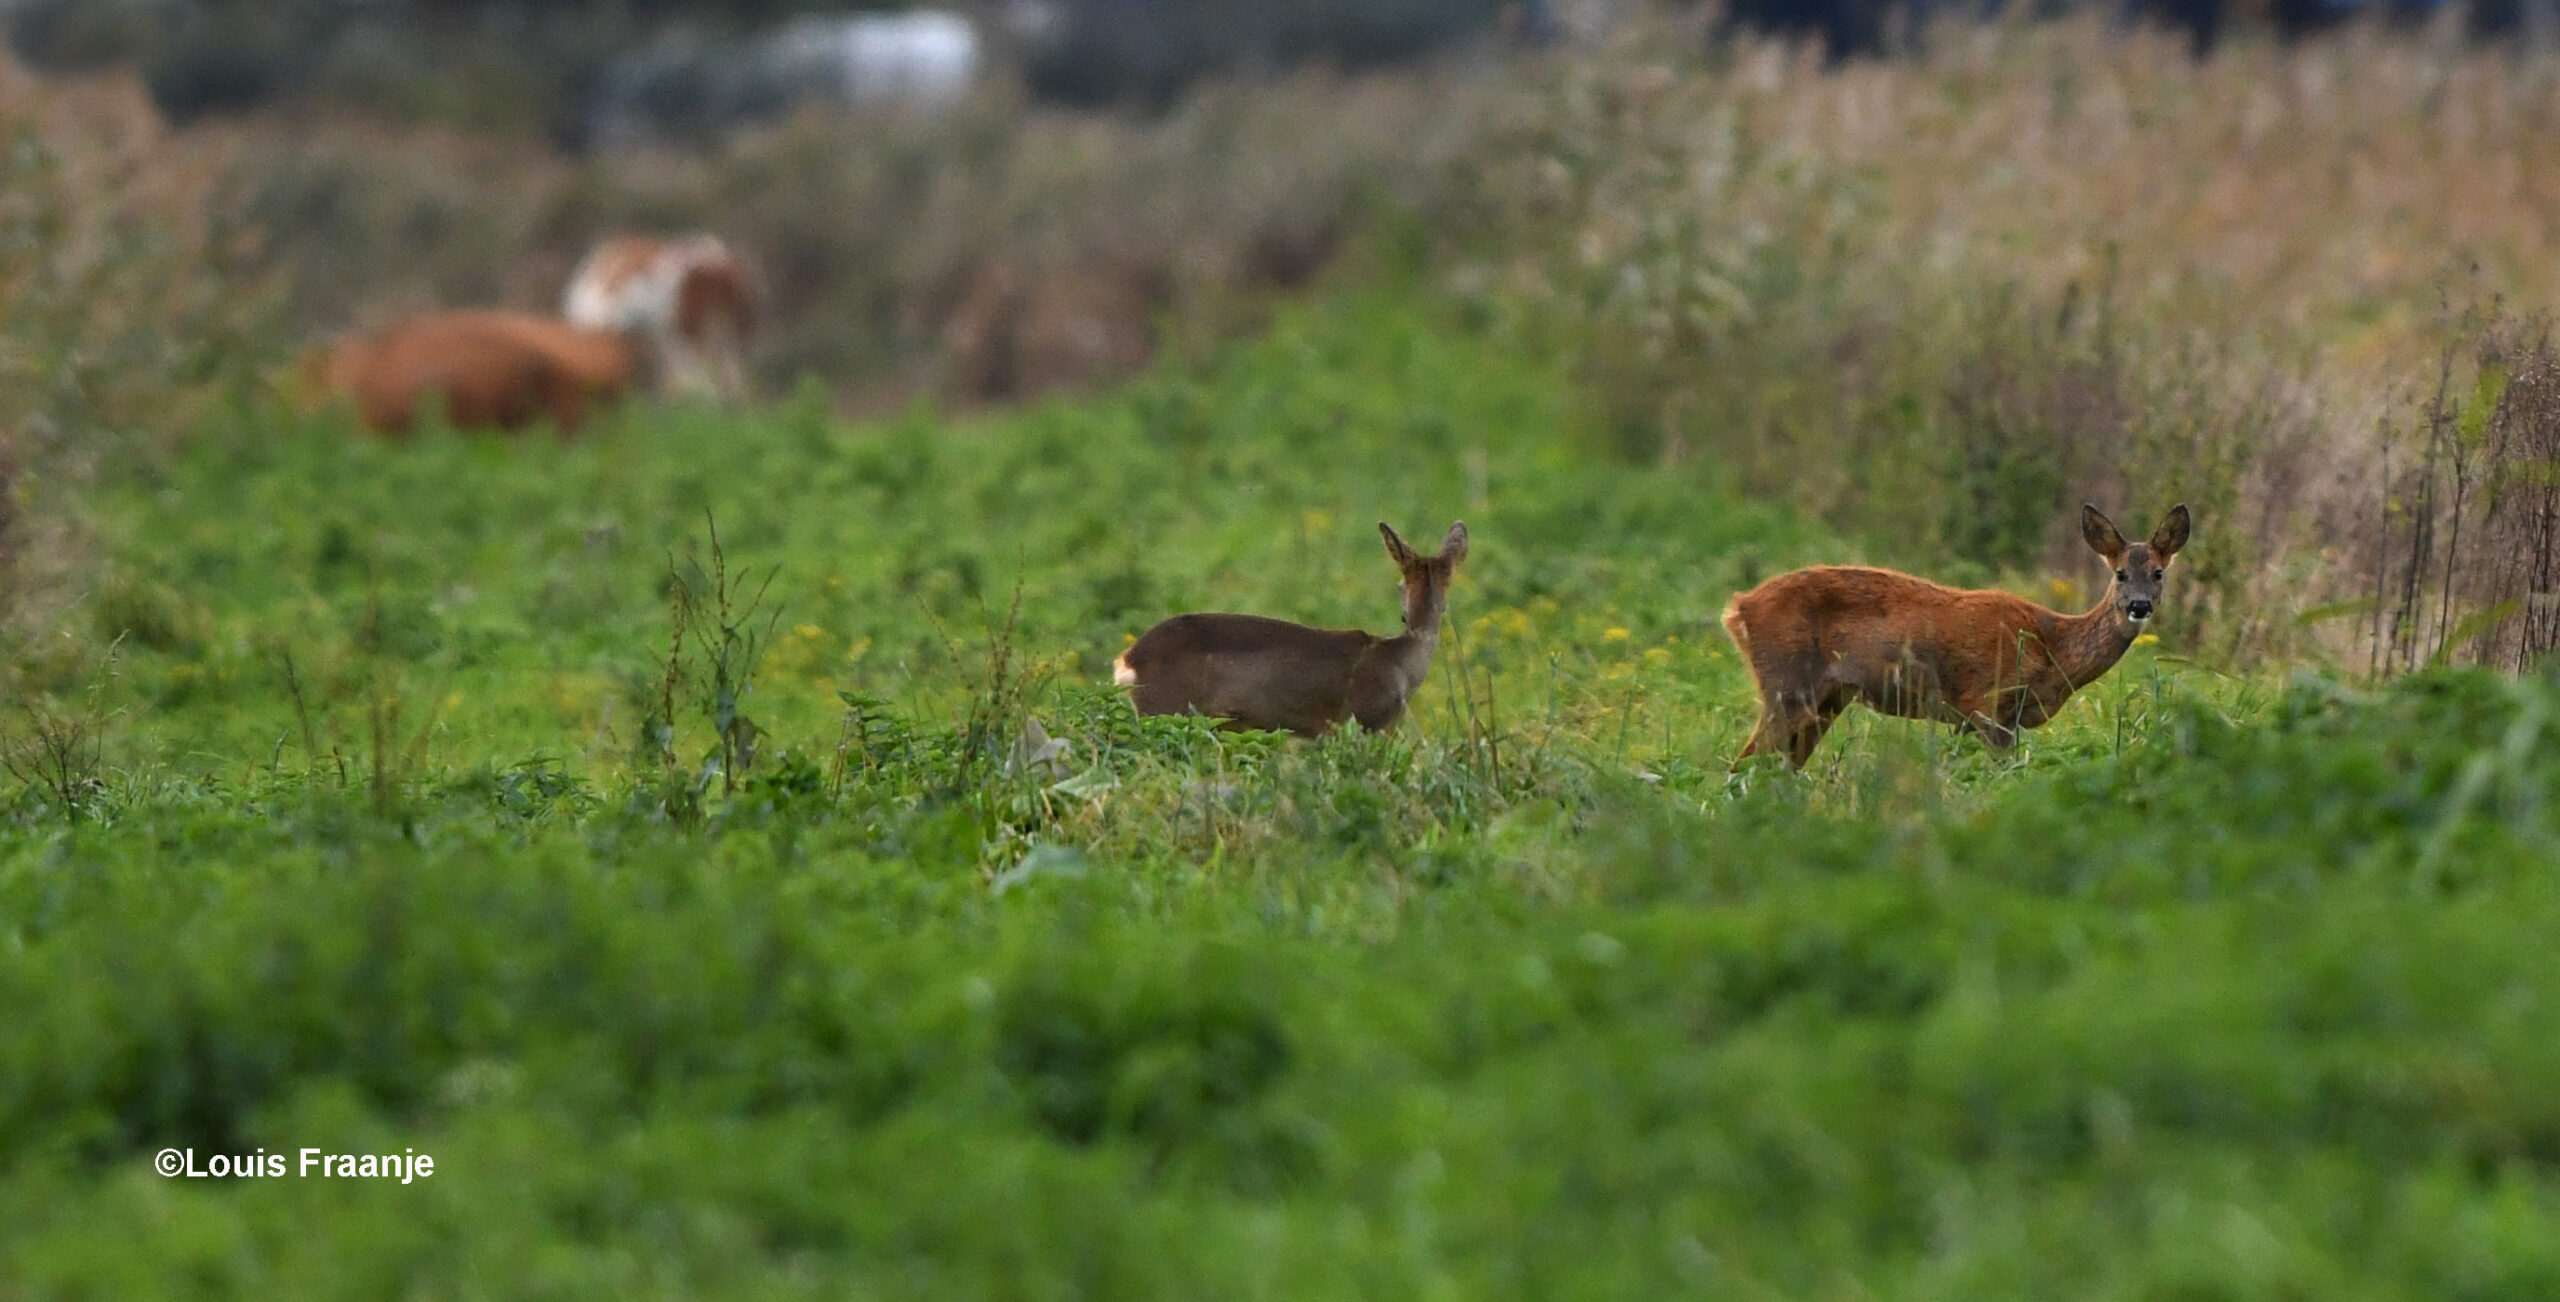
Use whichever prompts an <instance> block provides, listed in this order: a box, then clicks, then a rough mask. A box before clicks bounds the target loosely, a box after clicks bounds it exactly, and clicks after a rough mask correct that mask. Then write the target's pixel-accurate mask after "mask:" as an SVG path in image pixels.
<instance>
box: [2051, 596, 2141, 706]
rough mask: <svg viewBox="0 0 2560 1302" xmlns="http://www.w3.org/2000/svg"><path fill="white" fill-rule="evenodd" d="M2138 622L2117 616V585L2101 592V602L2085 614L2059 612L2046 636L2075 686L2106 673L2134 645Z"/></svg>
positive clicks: (2059, 666)
mask: <svg viewBox="0 0 2560 1302" xmlns="http://www.w3.org/2000/svg"><path fill="white" fill-rule="evenodd" d="M2134 634H2135V628H2134V626H2133V625H2132V624H2131V623H2130V622H2128V621H2126V620H2124V619H2122V618H2120V617H2118V616H2117V614H2116V597H2115V587H2114V586H2113V585H2112V584H2111V585H2109V586H2108V588H2107V590H2106V591H2105V592H2102V593H2100V594H2098V604H2097V605H2096V606H2095V607H2094V608H2092V609H2090V610H2088V611H2085V612H2083V613H2081V614H2077V615H2056V616H2054V617H2053V632H2052V635H2051V636H2050V637H2048V638H2047V639H2046V644H2047V645H2048V646H2050V647H2051V648H2052V651H2053V663H2054V667H2055V668H2056V669H2059V670H2061V671H2062V674H2063V676H2064V677H2065V678H2068V679H2070V680H2071V686H2072V687H2073V688H2074V689H2078V688H2081V687H2086V686H2088V685H2089V684H2090V683H2093V682H2095V681H2097V680H2098V679H2100V678H2102V677H2104V676H2106V672H2107V671H2108V670H2110V669H2113V668H2115V667H2116V662H2117V661H2118V660H2122V659H2123V658H2124V653H2125V651H2126V650H2127V649H2129V648H2131V647H2132V646H2133V639H2134Z"/></svg>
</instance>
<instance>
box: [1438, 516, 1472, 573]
mask: <svg viewBox="0 0 2560 1302" xmlns="http://www.w3.org/2000/svg"><path fill="white" fill-rule="evenodd" d="M1466 558H1467V522H1466V521H1464V520H1460V521H1459V522H1457V523H1456V524H1453V525H1450V526H1449V536H1448V537H1446V538H1443V539H1441V540H1440V559H1442V560H1444V561H1447V562H1449V563H1450V564H1451V565H1455V564H1457V563H1458V562H1460V561H1463V560H1465V559H1466Z"/></svg>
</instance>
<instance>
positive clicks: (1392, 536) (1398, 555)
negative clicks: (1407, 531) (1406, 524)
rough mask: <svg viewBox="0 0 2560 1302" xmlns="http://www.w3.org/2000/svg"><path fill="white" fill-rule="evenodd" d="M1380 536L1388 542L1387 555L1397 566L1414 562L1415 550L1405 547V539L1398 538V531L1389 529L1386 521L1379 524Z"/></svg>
mask: <svg viewBox="0 0 2560 1302" xmlns="http://www.w3.org/2000/svg"><path fill="white" fill-rule="evenodd" d="M1378 536H1380V537H1382V538H1384V539H1386V540H1387V555H1388V557H1389V558H1390V559H1392V560H1394V561H1395V563H1396V564H1398V565H1405V564H1409V563H1411V562H1412V560H1413V549H1412V548H1410V547H1407V546H1405V545H1404V539H1402V538H1398V537H1396V531H1395V530H1393V529H1390V528H1388V527H1387V522H1386V521H1384V520H1380V521H1379V522H1378Z"/></svg>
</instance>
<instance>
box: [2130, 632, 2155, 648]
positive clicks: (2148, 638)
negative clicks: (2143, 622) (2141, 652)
mask: <svg viewBox="0 0 2560 1302" xmlns="http://www.w3.org/2000/svg"><path fill="white" fill-rule="evenodd" d="M2159 640H2160V635H2159V634H2157V633H2145V634H2143V635H2142V636H2140V637H2137V638H2135V639H2134V640H2133V644H2134V645H2135V646H2149V645H2151V644H2152V643H2154V642H2157V641H2159Z"/></svg>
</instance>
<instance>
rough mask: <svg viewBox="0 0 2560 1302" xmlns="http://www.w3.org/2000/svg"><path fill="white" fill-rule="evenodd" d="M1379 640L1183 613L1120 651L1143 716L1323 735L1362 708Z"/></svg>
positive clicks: (1259, 619)
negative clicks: (1357, 703) (1358, 699)
mask: <svg viewBox="0 0 2560 1302" xmlns="http://www.w3.org/2000/svg"><path fill="white" fill-rule="evenodd" d="M1379 641H1380V639H1379V638H1377V637H1374V636H1372V635H1370V634H1368V633H1363V632H1360V631H1359V630H1357V629H1324V628H1310V627H1308V626H1306V625H1304V624H1294V623H1291V622H1289V621H1288V620H1285V619H1271V618H1267V617H1265V616H1261V615H1226V614H1190V615H1176V616H1174V617H1173V618H1171V619H1168V620H1165V621H1164V622H1162V623H1160V624H1158V625H1156V626H1155V627H1154V628H1151V629H1148V630H1147V631H1146V633H1145V634H1144V635H1143V636H1141V637H1140V638H1139V639H1138V640H1137V641H1136V642H1134V643H1132V644H1131V645H1130V647H1129V649H1128V650H1127V651H1125V652H1123V653H1121V656H1120V665H1119V671H1120V676H1121V679H1122V681H1124V682H1128V683H1130V684H1131V685H1132V687H1133V688H1134V690H1133V691H1132V693H1131V696H1132V700H1133V701H1134V702H1135V704H1136V705H1137V707H1138V712H1139V713H1140V714H1186V713H1189V714H1204V715H1211V716H1214V717H1218V718H1225V719H1231V720H1233V721H1235V723H1237V724H1238V725H1239V726H1242V727H1247V728H1263V729H1269V730H1272V731H1278V732H1295V733H1299V734H1301V735H1304V736H1310V737H1320V736H1323V735H1324V734H1325V733H1326V732H1329V731H1331V730H1332V729H1333V727H1334V726H1335V725H1336V724H1338V723H1340V722H1342V720H1343V719H1344V718H1346V717H1348V716H1350V715H1351V714H1352V713H1353V709H1354V700H1355V695H1356V693H1355V679H1356V678H1357V677H1358V676H1359V675H1358V671H1359V669H1360V666H1361V663H1362V661H1363V660H1364V659H1365V658H1366V657H1367V655H1368V653H1369V651H1370V649H1371V648H1372V647H1374V646H1376V645H1377V644H1378V643H1379ZM1402 704H1403V702H1402V700H1401V699H1399V700H1398V701H1397V708H1398V709H1399V710H1400V709H1401V708H1402ZM1364 722H1365V718H1364Z"/></svg>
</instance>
